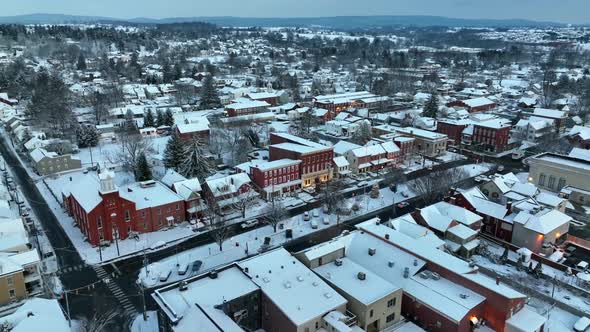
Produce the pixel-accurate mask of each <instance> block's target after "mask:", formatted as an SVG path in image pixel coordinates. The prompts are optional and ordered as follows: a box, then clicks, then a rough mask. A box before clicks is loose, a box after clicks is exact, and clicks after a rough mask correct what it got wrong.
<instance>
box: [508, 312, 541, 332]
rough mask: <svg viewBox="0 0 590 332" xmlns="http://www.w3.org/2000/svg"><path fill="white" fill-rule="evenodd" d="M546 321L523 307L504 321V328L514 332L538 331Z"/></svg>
mask: <svg viewBox="0 0 590 332" xmlns="http://www.w3.org/2000/svg"><path fill="white" fill-rule="evenodd" d="M546 321H547V319H546V318H545V317H543V316H541V315H539V314H538V313H536V312H535V311H533V310H531V309H529V308H528V306H525V307H524V308H522V309H520V310H519V311H518V312H517V313H515V314H514V315H512V317H510V318H508V320H506V327H510V328H511V330H514V331H522V332H534V331H539V329H540V328H541V326H543V324H545V322H546Z"/></svg>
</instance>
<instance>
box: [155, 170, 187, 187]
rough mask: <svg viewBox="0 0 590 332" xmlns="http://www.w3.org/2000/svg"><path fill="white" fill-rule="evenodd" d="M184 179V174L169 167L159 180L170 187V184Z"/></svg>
mask: <svg viewBox="0 0 590 332" xmlns="http://www.w3.org/2000/svg"><path fill="white" fill-rule="evenodd" d="M185 180H186V178H185V177H184V176H182V175H181V174H179V173H177V172H176V171H175V170H173V169H171V168H169V169H167V170H166V174H164V177H163V178H162V179H161V180H160V181H161V182H162V183H163V184H165V185H167V186H168V187H170V188H172V185H174V184H175V183H176V182H180V181H185Z"/></svg>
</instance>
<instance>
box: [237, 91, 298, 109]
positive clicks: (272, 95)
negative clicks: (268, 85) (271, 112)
mask: <svg viewBox="0 0 590 332" xmlns="http://www.w3.org/2000/svg"><path fill="white" fill-rule="evenodd" d="M247 97H248V98H250V99H252V100H255V101H260V102H266V103H268V104H269V105H270V106H278V105H281V104H283V102H284V101H287V99H288V98H287V93H286V92H285V91H275V92H254V93H249V94H247Z"/></svg>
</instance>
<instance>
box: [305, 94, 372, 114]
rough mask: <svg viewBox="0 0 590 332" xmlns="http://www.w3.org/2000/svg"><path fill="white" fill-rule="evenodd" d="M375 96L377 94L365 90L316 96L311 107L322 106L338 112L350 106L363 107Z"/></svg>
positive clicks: (370, 102)
mask: <svg viewBox="0 0 590 332" xmlns="http://www.w3.org/2000/svg"><path fill="white" fill-rule="evenodd" d="M375 97H377V96H376V95H374V94H372V93H370V92H367V91H359V92H347V93H340V94H333V95H323V96H316V97H315V98H314V104H313V107H316V108H323V109H326V110H328V111H330V112H333V113H336V114H338V113H340V112H342V111H345V110H347V109H349V108H351V107H355V108H363V107H364V106H366V105H367V104H369V105H372V103H373V101H374V100H373V99H371V98H375ZM362 99H365V101H364V102H363V101H362ZM377 101H379V100H377Z"/></svg>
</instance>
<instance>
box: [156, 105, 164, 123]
mask: <svg viewBox="0 0 590 332" xmlns="http://www.w3.org/2000/svg"><path fill="white" fill-rule="evenodd" d="M163 125H164V113H162V110H161V109H158V110H157V111H156V126H158V127H160V126H163Z"/></svg>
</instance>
